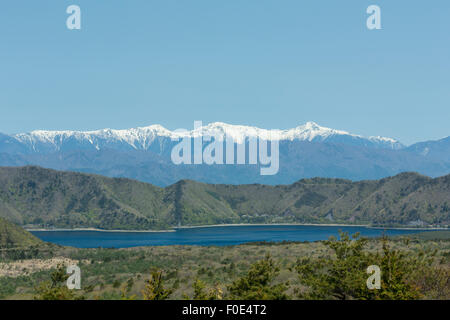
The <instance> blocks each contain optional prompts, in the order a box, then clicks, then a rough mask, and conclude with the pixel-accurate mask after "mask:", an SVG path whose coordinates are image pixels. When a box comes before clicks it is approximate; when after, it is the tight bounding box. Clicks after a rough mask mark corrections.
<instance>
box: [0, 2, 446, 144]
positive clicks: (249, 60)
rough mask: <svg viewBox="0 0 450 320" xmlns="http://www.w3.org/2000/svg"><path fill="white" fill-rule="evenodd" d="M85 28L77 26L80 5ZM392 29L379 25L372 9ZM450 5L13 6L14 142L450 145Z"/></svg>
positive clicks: (8, 6) (3, 35) (0, 37)
mask: <svg viewBox="0 0 450 320" xmlns="http://www.w3.org/2000/svg"><path fill="white" fill-rule="evenodd" d="M71 4H76V5H79V6H80V7H81V10H82V30H79V31H70V30H68V29H67V28H66V24H65V23H66V18H67V17H68V15H67V14H66V12H65V11H66V8H67V7H68V6H69V5H71ZM371 4H377V5H379V6H380V7H381V10H382V12H381V13H382V28H383V29H382V30H374V31H369V30H368V29H367V28H366V19H367V16H368V15H367V14H366V8H367V7H368V6H369V5H371ZM449 38H450V2H449V1H443V0H442V1H441V0H436V1H433V2H432V5H431V4H430V3H429V2H427V1H420V2H419V1H412V0H410V1H406V0H396V1H386V0H371V1H365V0H346V1H334V0H327V1H325V0H311V1H298V0H283V1H274V0H270V1H269V0H246V1H238V0H227V1H219V0H189V1H180V0H179V1H173V0H164V1H162V0H158V1H154V0H132V1H125V0H120V1H119V0H108V1H106V0H71V1H65V0H58V1H55V0H40V1H34V0H33V1H31V0H28V1H23V0H15V1H3V2H2V4H1V5H0V108H1V109H0V110H1V111H2V115H3V116H2V117H0V132H3V133H17V132H23V131H30V130H34V129H77V130H87V129H98V128H105V127H109V128H129V127H136V126H145V125H150V124H155V123H159V124H162V125H163V126H165V127H167V128H169V129H176V128H188V129H189V128H192V126H193V121H194V120H202V121H203V122H204V123H208V122H213V121H224V122H229V123H233V124H247V125H255V126H260V127H264V128H282V129H285V128H291V127H295V126H297V125H299V124H303V123H304V122H306V121H315V122H317V123H319V124H320V125H323V126H328V127H332V128H337V129H344V130H347V131H350V132H352V133H358V134H363V135H366V136H369V135H383V136H389V137H394V138H398V139H400V140H401V141H402V142H404V143H407V144H409V143H412V142H416V141H421V140H428V139H438V138H442V137H445V136H448V135H450V129H449V127H450V126H449V120H450V41H449V40H450V39H449Z"/></svg>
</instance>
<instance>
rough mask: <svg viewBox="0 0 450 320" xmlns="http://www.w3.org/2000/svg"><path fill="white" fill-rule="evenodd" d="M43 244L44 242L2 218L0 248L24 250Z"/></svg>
mask: <svg viewBox="0 0 450 320" xmlns="http://www.w3.org/2000/svg"><path fill="white" fill-rule="evenodd" d="M39 244H42V241H41V240H39V239H38V238H36V237H35V236H33V235H32V234H31V233H29V232H28V231H25V230H24V229H22V228H21V227H19V226H17V225H15V224H13V223H11V222H8V221H7V220H6V219H3V218H0V248H22V247H29V246H34V245H39Z"/></svg>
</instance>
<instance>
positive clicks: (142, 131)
mask: <svg viewBox="0 0 450 320" xmlns="http://www.w3.org/2000/svg"><path fill="white" fill-rule="evenodd" d="M216 135H220V136H223V135H227V136H230V137H232V138H233V139H234V141H235V142H237V143H242V142H243V141H244V139H245V138H248V137H255V138H261V139H265V140H279V141H284V140H288V141H294V140H298V141H310V142H311V141H319V142H322V141H326V140H329V139H331V138H336V137H350V138H353V139H361V140H364V141H366V140H367V141H369V142H371V143H374V144H380V145H383V146H384V147H388V148H392V149H398V148H401V147H402V144H401V143H400V142H398V141H397V140H395V139H392V138H385V137H369V138H364V137H363V136H360V135H355V134H350V133H348V132H346V131H341V130H335V129H331V128H326V127H322V126H319V125H318V124H316V123H314V122H307V123H306V124H304V125H301V126H298V127H296V128H292V129H288V130H280V129H273V130H268V129H261V128H257V127H252V126H243V125H231V124H227V123H223V122H214V123H210V124H208V125H206V126H203V127H201V128H197V129H194V130H191V131H189V130H186V131H184V132H181V131H179V130H176V131H170V130H168V129H166V128H164V127H163V126H161V125H151V126H147V127H138V128H131V129H121V130H117V129H101V130H95V131H69V130H66V131H47V130H36V131H32V132H30V133H21V134H16V135H14V136H12V137H13V138H15V139H16V140H18V141H19V142H21V143H25V144H27V145H29V146H31V147H32V148H33V149H34V150H36V145H37V144H46V145H47V144H50V145H52V146H53V148H54V149H56V150H59V149H60V148H61V146H62V145H63V144H64V142H65V141H68V140H71V139H75V140H76V141H78V142H80V143H88V144H91V145H94V146H95V147H96V149H100V148H101V147H102V145H104V144H106V143H126V144H128V145H130V146H131V147H132V148H134V149H143V150H147V149H148V148H149V147H150V146H151V144H152V143H153V142H154V141H155V139H157V138H159V137H162V138H171V139H178V138H181V137H193V138H195V137H199V136H216Z"/></svg>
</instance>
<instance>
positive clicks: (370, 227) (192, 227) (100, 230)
mask: <svg viewBox="0 0 450 320" xmlns="http://www.w3.org/2000/svg"><path fill="white" fill-rule="evenodd" d="M251 226H258V227H264V226H314V227H363V228H367V229H386V230H412V231H413V230H434V231H439V230H449V228H443V227H429V228H427V227H420V228H415V227H372V226H369V225H364V224H332V223H323V224H322V223H256V224H254V223H241V224H214V225H199V226H180V227H173V229H165V230H123V229H116V230H105V229H97V228H74V229H64V228H55V229H45V228H37V229H32V228H29V229H28V228H26V229H25V230H27V231H29V232H53V231H54V232H61V231H64V232H66V231H74V232H75V231H93V232H130V233H150V232H151V233H161V232H176V231H177V230H183V229H199V228H217V227H251Z"/></svg>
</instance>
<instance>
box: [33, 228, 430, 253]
mask: <svg viewBox="0 0 450 320" xmlns="http://www.w3.org/2000/svg"><path fill="white" fill-rule="evenodd" d="M339 230H342V231H346V232H349V233H350V234H353V233H355V232H360V233H361V235H363V236H366V237H379V236H381V235H382V234H383V232H384V233H385V234H387V235H402V234H411V233H417V232H426V231H423V230H405V229H388V230H385V229H378V228H377V229H374V228H366V227H343V226H289V225H279V226H276V225H268V226H222V227H198V228H187V229H177V230H176V231H175V232H101V231H32V232H31V233H33V234H34V235H35V236H37V237H38V238H40V239H42V240H44V241H48V242H53V243H57V244H60V245H64V246H72V247H78V248H98V247H103V248H128V247H137V246H165V245H200V246H210V245H214V246H226V245H235V244H242V243H246V242H256V241H277V242H280V241H317V240H326V239H328V238H329V237H330V236H338V234H339Z"/></svg>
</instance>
